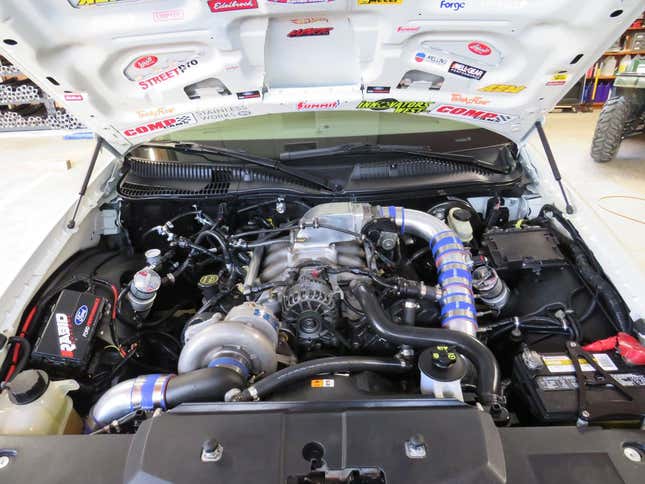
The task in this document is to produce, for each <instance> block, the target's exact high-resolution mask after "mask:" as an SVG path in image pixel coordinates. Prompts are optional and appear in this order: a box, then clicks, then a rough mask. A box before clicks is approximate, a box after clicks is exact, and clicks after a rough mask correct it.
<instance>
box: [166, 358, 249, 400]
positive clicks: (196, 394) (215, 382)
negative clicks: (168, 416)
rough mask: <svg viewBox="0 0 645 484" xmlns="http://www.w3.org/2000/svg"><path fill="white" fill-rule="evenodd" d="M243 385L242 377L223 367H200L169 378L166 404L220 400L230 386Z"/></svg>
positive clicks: (238, 386) (239, 386)
mask: <svg viewBox="0 0 645 484" xmlns="http://www.w3.org/2000/svg"><path fill="white" fill-rule="evenodd" d="M242 387H244V378H242V375H240V374H239V373H237V372H236V371H235V370H232V369H230V368H224V367H221V366H219V367H214V368H201V369H199V370H194V371H190V372H188V373H183V374H181V375H177V376H175V377H173V378H171V379H170V381H169V382H168V386H167V388H166V406H167V407H168V408H173V407H176V406H177V405H179V404H180V403H188V402H218V401H219V402H221V401H224V395H226V392H228V391H229V390H231V389H232V388H242Z"/></svg>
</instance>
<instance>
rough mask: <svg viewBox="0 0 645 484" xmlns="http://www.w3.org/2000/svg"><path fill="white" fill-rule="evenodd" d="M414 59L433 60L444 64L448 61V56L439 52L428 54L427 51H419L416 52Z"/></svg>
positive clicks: (421, 60)
mask: <svg viewBox="0 0 645 484" xmlns="http://www.w3.org/2000/svg"><path fill="white" fill-rule="evenodd" d="M414 60H415V61H417V62H431V63H433V64H437V65H440V66H444V65H446V64H447V63H448V58H447V57H444V56H441V55H437V54H427V53H425V52H417V53H416V54H414Z"/></svg>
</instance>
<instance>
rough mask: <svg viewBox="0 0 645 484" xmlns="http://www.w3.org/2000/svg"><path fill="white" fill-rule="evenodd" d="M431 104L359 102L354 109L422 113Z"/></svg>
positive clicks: (424, 102)
mask: <svg viewBox="0 0 645 484" xmlns="http://www.w3.org/2000/svg"><path fill="white" fill-rule="evenodd" d="M431 104H432V103H431V102H427V101H397V100H396V99H379V100H378V101H361V102H360V103H358V105H357V106H356V109H371V110H372V111H393V112H395V113H423V112H425V111H427V110H428V108H429V107H430V105H431Z"/></svg>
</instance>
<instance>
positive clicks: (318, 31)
mask: <svg viewBox="0 0 645 484" xmlns="http://www.w3.org/2000/svg"><path fill="white" fill-rule="evenodd" d="M332 30H334V27H307V28H306V29H295V30H292V31H291V32H289V33H288V34H287V37H289V38H293V37H317V36H320V35H329V32H331V31H332Z"/></svg>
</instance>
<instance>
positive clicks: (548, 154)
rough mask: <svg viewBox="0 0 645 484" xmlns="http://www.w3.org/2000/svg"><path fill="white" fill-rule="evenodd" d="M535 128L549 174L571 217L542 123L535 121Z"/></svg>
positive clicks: (569, 207) (571, 211) (569, 206)
mask: <svg viewBox="0 0 645 484" xmlns="http://www.w3.org/2000/svg"><path fill="white" fill-rule="evenodd" d="M535 128H536V129H537V132H538V134H539V135H540V141H541V142H542V148H544V152H545V153H546V158H547V160H549V165H550V166H551V172H552V173H553V178H555V181H557V182H558V185H560V191H561V192H562V198H564V203H565V205H566V211H567V213H568V214H569V215H571V214H572V213H573V212H574V210H573V205H571V203H569V199H568V198H567V192H565V191H564V186H563V185H562V175H560V170H559V169H558V165H557V163H556V162H555V157H554V156H553V151H551V145H549V140H548V139H547V138H546V133H545V132H544V128H543V127H542V123H540V122H539V121H536V122H535Z"/></svg>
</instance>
